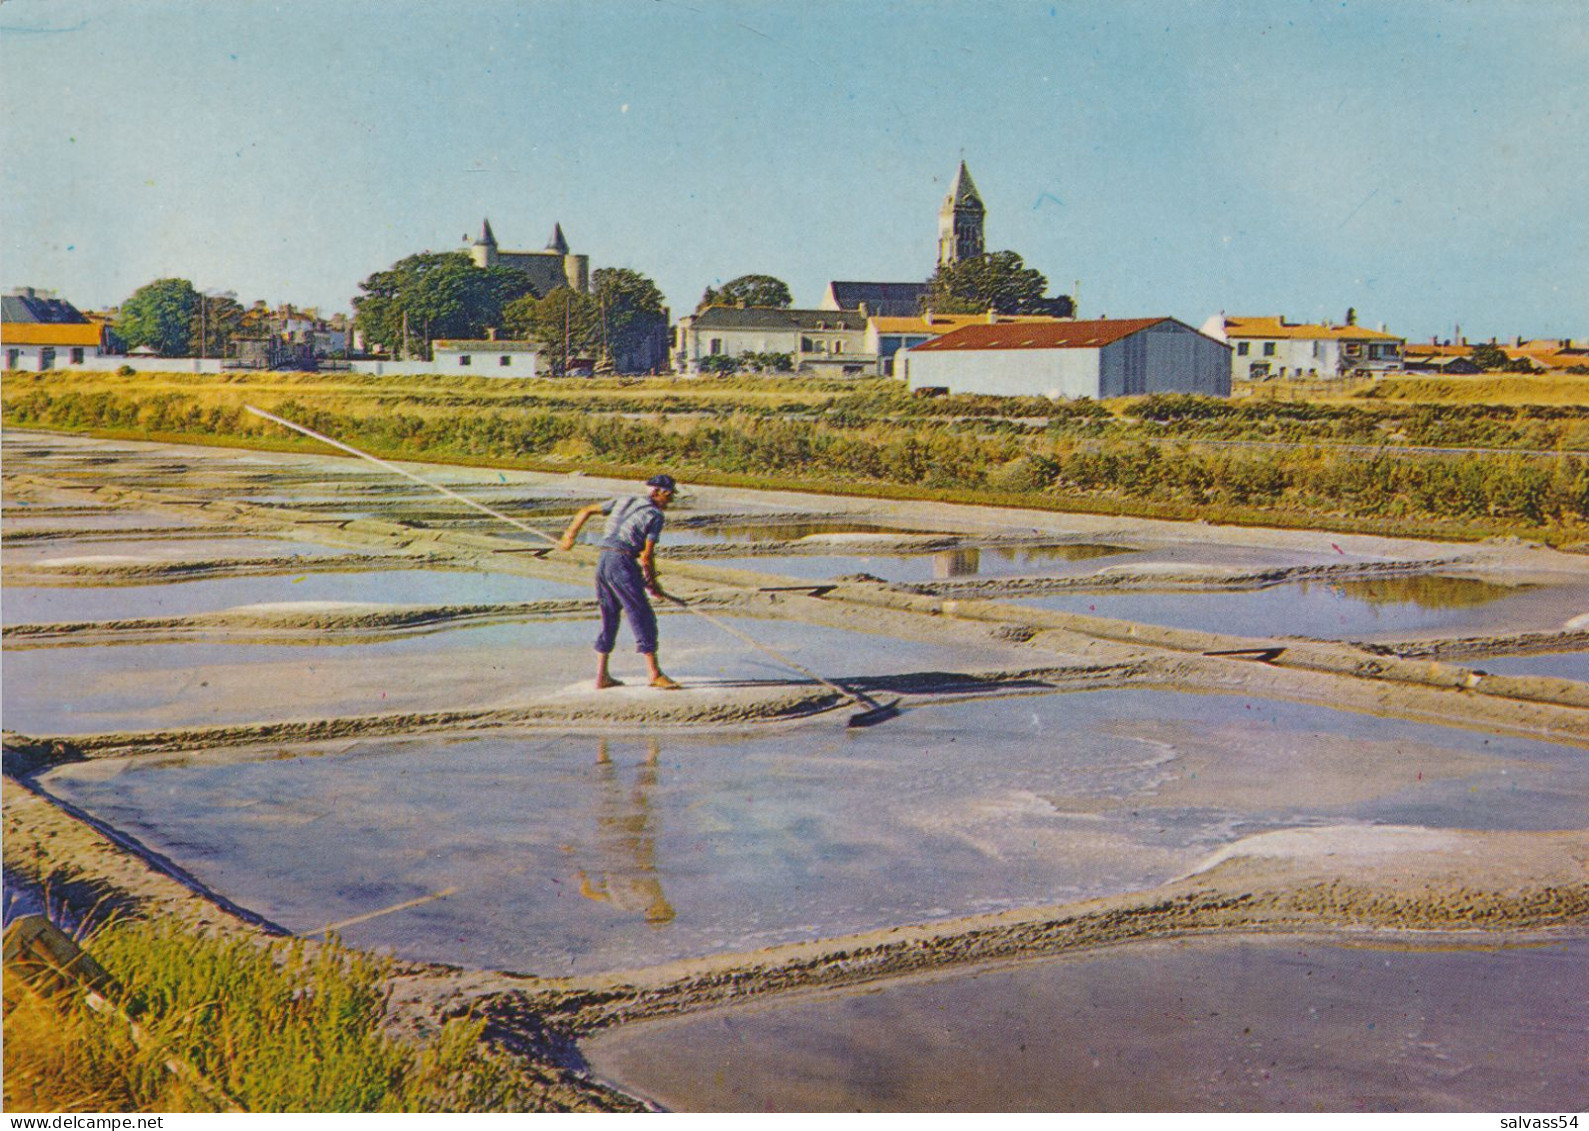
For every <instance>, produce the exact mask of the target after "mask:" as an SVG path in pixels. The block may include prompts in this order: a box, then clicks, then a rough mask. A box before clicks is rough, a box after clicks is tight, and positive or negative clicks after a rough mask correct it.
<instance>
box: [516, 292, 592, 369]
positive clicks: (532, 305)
mask: <svg viewBox="0 0 1589 1131" xmlns="http://www.w3.org/2000/svg"><path fill="white" fill-rule="evenodd" d="M502 325H503V326H504V327H505V328H506V329H507V331H508V333H509V334H511V335H512V336H513V337H515V338H525V339H528V340H530V341H533V342H537V343H539V344H540V346H541V355H542V356H543V357H544V358H546V361H547V364H548V366H549V367H550V369H551V371H552V373H553V374H556V375H562V374H563V373H565V372H566V371H567V362H568V361H570V360H572V359H573V358H576V357H593V356H597V355H599V354H600V352H601V342H602V333H601V304H600V303H599V302H598V301H597V299H596V296H595V295H587V294H584V293H582V292H580V291H576V290H572V289H570V288H568V287H558V288H557V289H556V290H554V291H552V292H551V293H550V294H548V295H547V296H546V297H545V298H536V297H535V295H534V294H528V295H525V296H524V297H523V298H519V299H515V300H514V301H513V302H511V303H509V304H508V305H507V306H506V307H504V308H503V311H502Z"/></svg>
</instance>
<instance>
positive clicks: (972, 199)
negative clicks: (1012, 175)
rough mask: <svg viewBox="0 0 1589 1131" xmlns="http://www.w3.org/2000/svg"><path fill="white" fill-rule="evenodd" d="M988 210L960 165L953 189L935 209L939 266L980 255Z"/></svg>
mask: <svg viewBox="0 0 1589 1131" xmlns="http://www.w3.org/2000/svg"><path fill="white" fill-rule="evenodd" d="M986 215H987V209H986V208H984V207H983V206H982V198H981V197H980V196H978V195H977V186H976V185H975V184H974V183H973V182H972V180H971V173H970V172H969V171H968V170H967V169H966V163H965V162H964V161H962V162H960V171H959V172H958V173H957V174H956V175H955V183H954V187H953V188H951V189H950V190H949V195H948V196H946V197H944V198H943V207H942V208H940V209H939V210H938V266H940V267H943V266H945V265H947V264H950V263H958V262H960V261H961V260H962V259H974V258H976V257H977V256H979V255H981V254H982V248H983V244H982V221H983V219H984V218H985V217H986Z"/></svg>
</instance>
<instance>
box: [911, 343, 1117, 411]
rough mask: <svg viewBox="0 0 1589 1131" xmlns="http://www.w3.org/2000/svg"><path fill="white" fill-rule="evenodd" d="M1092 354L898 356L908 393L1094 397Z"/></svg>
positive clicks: (1095, 372) (1073, 351)
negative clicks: (937, 390) (932, 390)
mask: <svg viewBox="0 0 1589 1131" xmlns="http://www.w3.org/2000/svg"><path fill="white" fill-rule="evenodd" d="M1098 355H1099V351H1098V350H1096V349H1055V350H1037V349H1028V350H929V351H927V352H924V353H917V352H914V351H905V352H902V353H901V354H900V355H899V357H900V358H903V359H904V362H905V374H904V375H905V378H906V382H907V384H908V386H909V387H910V388H911V389H923V388H929V389H930V388H940V389H943V388H946V389H948V390H949V391H950V392H951V393H988V394H991V395H993V396H1001V397H1049V398H1059V397H1092V398H1094V399H1097V397H1098V395H1099V392H1098V364H1099V359H1098ZM898 370H899V363H898V361H896V363H895V371H896V372H898Z"/></svg>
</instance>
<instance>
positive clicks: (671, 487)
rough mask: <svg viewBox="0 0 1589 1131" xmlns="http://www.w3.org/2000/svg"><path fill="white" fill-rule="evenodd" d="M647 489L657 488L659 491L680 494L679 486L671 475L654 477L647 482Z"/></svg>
mask: <svg viewBox="0 0 1589 1131" xmlns="http://www.w3.org/2000/svg"><path fill="white" fill-rule="evenodd" d="M646 486H647V487H655V488H656V489H657V490H658V491H673V492H675V493H677V492H678V489H679V485H678V484H677V483H675V482H674V481H673V476H671V475H653V476H652V477H651V478H650V479H647V480H646Z"/></svg>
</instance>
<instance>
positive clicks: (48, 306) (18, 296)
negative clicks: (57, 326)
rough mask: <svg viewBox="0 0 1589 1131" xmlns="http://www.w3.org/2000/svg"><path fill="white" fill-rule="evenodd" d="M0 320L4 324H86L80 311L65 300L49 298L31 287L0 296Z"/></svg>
mask: <svg viewBox="0 0 1589 1131" xmlns="http://www.w3.org/2000/svg"><path fill="white" fill-rule="evenodd" d="M0 320H3V321H6V322H87V321H88V319H87V318H84V317H83V313H82V311H80V310H78V309H77V307H75V306H73V305H72V304H71V303H69V302H67V301H66V300H65V299H59V298H49V297H46V296H44V295H41V294H39V293H38V292H37V291H36V290H34V289H33V288H32V287H21V288H19V289H18V290H17V291H16V293H14V294H9V295H0Z"/></svg>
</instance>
